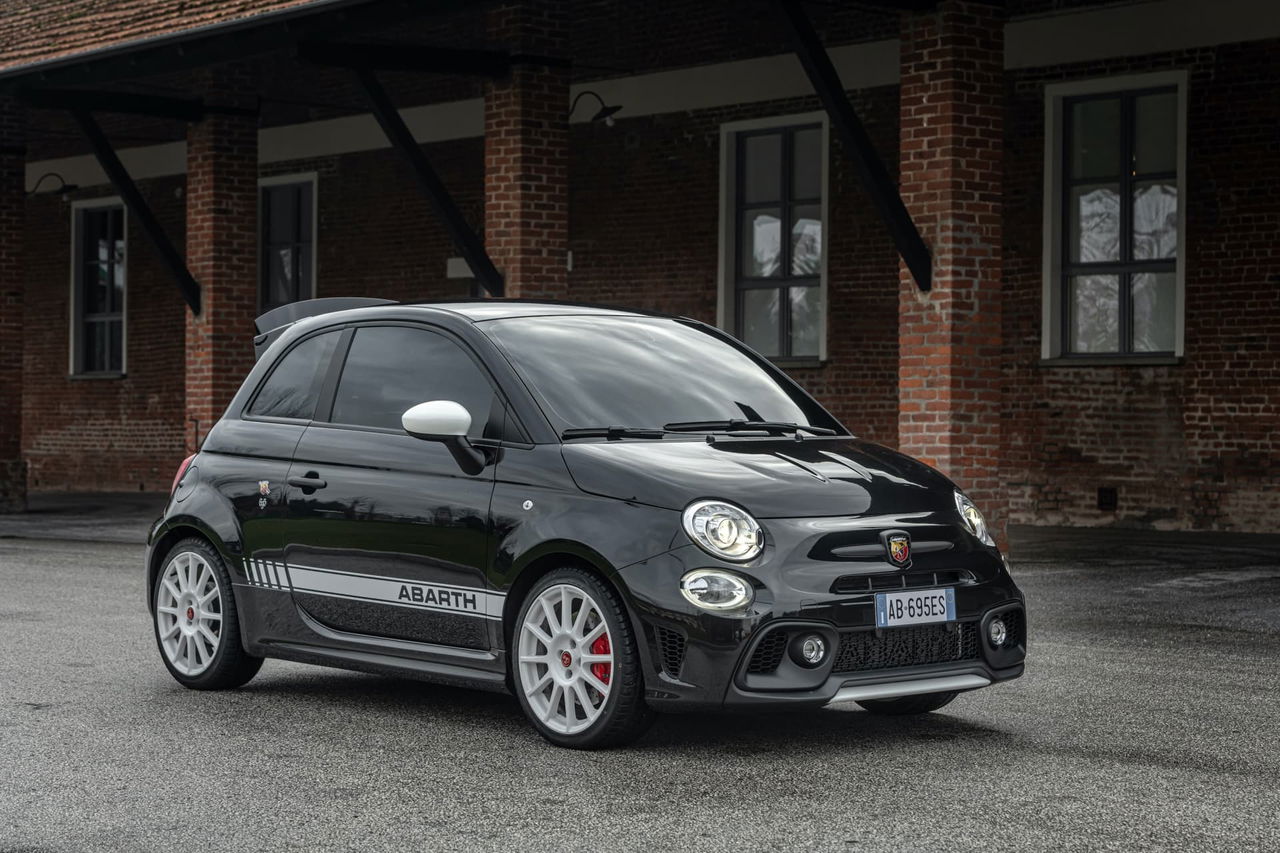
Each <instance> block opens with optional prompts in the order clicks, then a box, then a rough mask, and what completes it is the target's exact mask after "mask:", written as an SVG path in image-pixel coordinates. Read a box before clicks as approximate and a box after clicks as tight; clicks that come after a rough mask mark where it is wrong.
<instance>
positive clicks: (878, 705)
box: [858, 692, 960, 717]
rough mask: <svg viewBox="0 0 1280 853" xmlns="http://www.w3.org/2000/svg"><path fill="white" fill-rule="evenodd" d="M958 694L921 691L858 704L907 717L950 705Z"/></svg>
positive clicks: (876, 710)
mask: <svg viewBox="0 0 1280 853" xmlns="http://www.w3.org/2000/svg"><path fill="white" fill-rule="evenodd" d="M959 695H960V694H958V693H955V692H951V693H922V694H920V695H919V696H901V697H899V698H897V699H864V700H863V701H861V702H859V703H858V704H859V705H861V706H862V707H863V708H864V709H866V710H868V711H870V712H871V713H873V714H883V715H884V716H887V717H907V716H910V715H912V714H927V713H929V712H930V711H936V710H938V709H939V708H941V707H943V706H944V705H950V704H951V700H952V699H954V698H956V697H957V696H959Z"/></svg>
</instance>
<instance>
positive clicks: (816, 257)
mask: <svg viewBox="0 0 1280 853" xmlns="http://www.w3.org/2000/svg"><path fill="white" fill-rule="evenodd" d="M791 216H792V219H791V222H792V225H791V274H792V275H802V276H810V275H817V274H818V273H819V272H820V271H821V269H822V208H821V207H819V206H818V205H816V204H801V205H797V206H796V207H794V208H792V214H791Z"/></svg>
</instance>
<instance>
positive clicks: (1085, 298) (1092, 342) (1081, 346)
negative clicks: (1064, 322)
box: [1068, 275, 1120, 353]
mask: <svg viewBox="0 0 1280 853" xmlns="http://www.w3.org/2000/svg"><path fill="white" fill-rule="evenodd" d="M1069 281H1070V284H1069V290H1070V294H1069V297H1068V306H1069V307H1070V310H1071V322H1070V326H1071V328H1070V330H1069V335H1070V343H1071V351H1072V352H1079V353H1085V352H1118V351H1119V350H1120V279H1119V277H1118V276H1114V275H1084V276H1074V277H1072V278H1071V279H1070V280H1069Z"/></svg>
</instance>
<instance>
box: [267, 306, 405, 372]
mask: <svg viewBox="0 0 1280 853" xmlns="http://www.w3.org/2000/svg"><path fill="white" fill-rule="evenodd" d="M395 304H396V303H395V300H394V299H377V298H375V297H372V296H329V297H326V298H324V299H304V300H302V301H301V302H290V303H289V304H288V305H281V306H280V307H279V308H272V309H271V310H270V311H268V312H267V313H265V314H263V315H262V316H261V317H259V318H258V319H256V320H254V321H253V325H254V326H255V327H256V328H257V330H258V334H257V336H256V337H255V338H254V339H253V357H254V358H255V359H258V358H261V357H262V354H263V353H264V352H266V351H267V347H269V346H271V342H272V341H274V340H275V339H276V338H278V337H280V333H281V332H283V331H284V330H285V328H286V327H287V326H290V325H292V324H294V323H296V322H298V321H299V320H305V319H307V318H308V317H318V316H320V315H321V314H332V313H333V312H334V311H347V310H349V309H352V308H368V307H369V306H372V305H395Z"/></svg>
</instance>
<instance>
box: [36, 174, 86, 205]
mask: <svg viewBox="0 0 1280 853" xmlns="http://www.w3.org/2000/svg"><path fill="white" fill-rule="evenodd" d="M45 178H57V179H58V181H59V182H60V183H61V184H62V186H60V187H58V188H57V189H56V190H53V192H60V193H62V200H63V201H66V200H67V196H68V194H69V193H71V192H72V191H74V190H78V189H80V187H79V186H77V185H76V184H69V183H67V179H66V178H64V177H62V175H59V174H58V173H57V172H45V173H44V174H43V175H41V176H40V177H38V178H36V185H35V186H34V187H32V188H31V189H29V190H27V197H28V198H30V197H31V196H33V195H35V194H36V193H38V192H39V191H40V185H41V184H43V183H44V179H45Z"/></svg>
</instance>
